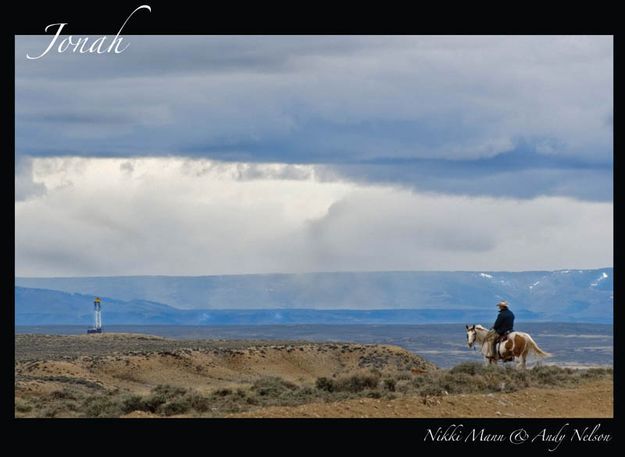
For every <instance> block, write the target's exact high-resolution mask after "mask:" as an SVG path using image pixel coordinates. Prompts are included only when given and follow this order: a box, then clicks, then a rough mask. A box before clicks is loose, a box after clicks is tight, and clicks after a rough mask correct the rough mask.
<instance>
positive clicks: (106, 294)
mask: <svg viewBox="0 0 625 457" xmlns="http://www.w3.org/2000/svg"><path fill="white" fill-rule="evenodd" d="M15 286H16V287H15V312H16V317H15V323H16V325H44V324H89V323H90V322H91V319H92V309H91V302H92V300H93V297H95V296H99V297H102V299H103V325H104V326H105V327H106V325H107V323H108V324H180V325H202V324H211V325H221V324H275V323H293V324H296V323H318V324H323V323H337V324H348V323H379V324H388V323H406V324H408V323H441V322H465V321H466V322H473V321H485V322H489V321H490V320H492V319H494V317H495V315H496V307H495V304H496V303H497V302H498V301H500V300H501V299H506V300H508V302H509V303H510V305H511V308H512V309H513V311H514V312H515V313H516V315H517V317H518V318H519V319H522V320H525V321H559V322H596V323H611V322H612V316H613V268H601V269H593V270H573V269H571V270H558V271H528V272H492V271H478V272H353V273H306V274H268V275H228V276H199V277H189V276H118V277H84V278H16V281H15Z"/></svg>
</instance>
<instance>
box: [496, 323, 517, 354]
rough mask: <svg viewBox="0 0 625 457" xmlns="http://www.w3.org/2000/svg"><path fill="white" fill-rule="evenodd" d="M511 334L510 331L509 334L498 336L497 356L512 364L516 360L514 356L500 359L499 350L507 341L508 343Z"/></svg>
mask: <svg viewBox="0 0 625 457" xmlns="http://www.w3.org/2000/svg"><path fill="white" fill-rule="evenodd" d="M511 332H512V330H508V331H507V332H505V333H502V334H501V335H497V337H496V338H495V356H496V358H500V359H502V360H503V361H504V362H511V361H513V360H514V356H509V357H500V355H499V350H500V348H501V345H502V344H503V343H505V342H506V341H508V335H509V334H510V333H511Z"/></svg>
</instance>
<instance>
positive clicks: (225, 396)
mask: <svg viewBox="0 0 625 457" xmlns="http://www.w3.org/2000/svg"><path fill="white" fill-rule="evenodd" d="M612 376H613V371H612V369H610V368H591V369H571V368H560V367H556V366H536V367H534V368H531V369H528V370H517V369H514V368H513V367H498V366H490V367H486V366H484V365H482V364H478V363H463V364H460V365H457V366H455V367H454V368H451V369H449V370H436V369H435V370H430V371H425V372H422V371H418V372H415V371H414V370H403V371H401V370H400V371H397V370H395V371H387V370H385V369H376V368H368V369H362V370H359V371H357V372H352V373H349V374H346V375H343V376H341V375H335V376H321V377H317V378H316V379H315V380H314V382H313V381H310V380H309V381H306V382H300V383H298V382H293V381H290V380H287V379H284V378H282V377H277V376H264V377H260V378H258V379H256V380H254V381H253V382H251V383H250V384H249V385H246V386H242V387H236V388H223V387H222V388H216V389H213V390H212V391H210V392H206V391H203V392H201V391H198V390H196V389H194V388H190V387H181V386H174V385H169V384H160V385H157V386H155V387H153V388H151V389H150V390H149V392H147V393H144V394H137V393H133V392H129V391H126V390H124V389H120V388H106V387H102V386H101V385H100V384H98V383H81V382H75V381H76V380H75V379H73V378H71V377H68V378H67V379H54V380H53V381H54V385H56V386H59V385H61V386H62V387H61V388H56V389H53V390H51V391H49V392H45V393H42V392H38V394H37V395H20V396H19V397H16V404H15V415H16V417H124V416H129V417H223V416H226V415H230V414H233V413H245V412H253V411H256V410H261V409H263V408H267V407H272V406H282V407H295V406H298V405H306V404H312V403H326V404H332V403H334V402H343V401H346V400H352V399H366V398H369V399H384V400H399V401H400V400H401V399H402V398H405V399H407V400H408V399H410V401H414V399H415V398H421V399H422V401H423V403H424V404H425V403H427V402H428V401H431V400H432V399H436V398H442V397H446V396H448V395H457V394H463V395H464V394H490V393H512V392H516V391H520V390H523V389H527V388H547V389H564V388H571V387H576V386H581V385H584V384H586V383H589V382H595V381H602V380H603V381H605V380H610V381H611V380H612Z"/></svg>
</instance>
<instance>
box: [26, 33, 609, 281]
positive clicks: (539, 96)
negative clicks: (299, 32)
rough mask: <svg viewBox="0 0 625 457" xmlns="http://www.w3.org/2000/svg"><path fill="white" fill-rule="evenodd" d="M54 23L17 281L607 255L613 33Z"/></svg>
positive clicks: (544, 261) (32, 81) (530, 264)
mask: <svg viewBox="0 0 625 457" xmlns="http://www.w3.org/2000/svg"><path fill="white" fill-rule="evenodd" d="M50 38H51V37H49V36H38V37H34V36H28V37H27V36H21V37H16V48H15V53H16V54H15V60H16V69H15V70H16V72H15V74H16V76H15V78H16V80H15V85H16V104H15V110H16V112H15V120H16V128H15V135H16V151H15V154H16V168H15V188H16V201H15V215H16V240H15V241H16V248H15V249H16V264H15V266H16V275H17V276H92V275H142V274H168V275H209V274H242V273H245V274H248V273H271V272H285V273H289V272H293V273H295V272H307V271H394V270H486V271H496V270H508V271H519V270H552V269H566V268H599V267H606V266H612V259H613V121H612V119H613V114H612V113H613V101H612V100H613V40H612V37H608V36H505V37H504V36H485V37H482V36H450V37H448V36H128V37H125V38H126V39H127V40H128V43H130V45H129V47H128V48H127V49H126V51H124V52H123V53H121V54H101V55H97V54H94V55H91V54H79V53H76V54H73V53H67V52H66V53H58V52H51V53H49V54H48V55H46V56H45V57H43V58H41V59H37V60H29V59H26V54H27V53H30V54H31V55H32V54H39V53H40V52H41V51H42V50H43V49H45V48H46V47H47V44H48V43H49V41H50ZM90 38H91V39H94V38H96V37H90Z"/></svg>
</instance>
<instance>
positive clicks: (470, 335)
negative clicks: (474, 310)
mask: <svg viewBox="0 0 625 457" xmlns="http://www.w3.org/2000/svg"><path fill="white" fill-rule="evenodd" d="M466 328H467V346H469V348H472V347H473V344H475V339H476V338H477V331H476V330H475V324H473V325H466Z"/></svg>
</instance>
